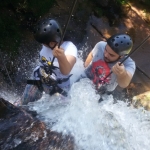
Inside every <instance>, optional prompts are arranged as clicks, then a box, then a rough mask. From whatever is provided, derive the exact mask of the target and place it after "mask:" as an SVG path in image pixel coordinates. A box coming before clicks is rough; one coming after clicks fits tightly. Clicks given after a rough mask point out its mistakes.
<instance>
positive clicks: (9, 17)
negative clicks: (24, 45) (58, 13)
mask: <svg viewBox="0 0 150 150" xmlns="http://www.w3.org/2000/svg"><path fill="white" fill-rule="evenodd" d="M54 2H55V0H42V1H41V0H13V1H12V0H1V3H0V33H1V36H0V49H1V50H2V51H7V52H9V53H13V55H14V54H16V53H17V51H18V46H19V44H20V41H21V38H22V35H24V37H25V36H26V35H25V34H26V31H27V30H30V28H31V26H32V25H33V24H34V23H35V21H36V20H37V19H38V18H39V17H40V16H43V15H44V14H46V13H47V12H48V10H49V9H50V8H51V7H52V5H53V4H54ZM29 24H30V25H29ZM11 55H12V54H11Z"/></svg>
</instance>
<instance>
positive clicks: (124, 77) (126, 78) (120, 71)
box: [112, 62, 132, 88]
mask: <svg viewBox="0 0 150 150" xmlns="http://www.w3.org/2000/svg"><path fill="white" fill-rule="evenodd" d="M119 63H120V62H117V63H116V64H115V65H114V66H113V67H112V71H113V73H114V74H116V76H117V82H118V85H119V86H120V87H122V88H126V87H127V86H128V85H129V83H130V81H131V79H132V74H131V73H130V72H128V71H127V70H126V69H125V67H124V65H123V64H121V65H119Z"/></svg>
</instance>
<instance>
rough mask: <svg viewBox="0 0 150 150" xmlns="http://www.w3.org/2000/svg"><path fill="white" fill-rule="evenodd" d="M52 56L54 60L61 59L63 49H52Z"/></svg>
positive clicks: (56, 47)
mask: <svg viewBox="0 0 150 150" xmlns="http://www.w3.org/2000/svg"><path fill="white" fill-rule="evenodd" d="M53 55H54V56H55V57H56V58H61V57H62V56H64V55H65V54H64V49H63V48H58V46H55V48H54V49H53Z"/></svg>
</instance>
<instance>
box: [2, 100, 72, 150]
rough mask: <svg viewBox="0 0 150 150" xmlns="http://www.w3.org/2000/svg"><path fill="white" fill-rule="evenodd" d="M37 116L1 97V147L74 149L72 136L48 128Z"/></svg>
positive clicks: (7, 148) (44, 149)
mask: <svg viewBox="0 0 150 150" xmlns="http://www.w3.org/2000/svg"><path fill="white" fill-rule="evenodd" d="M35 116H36V113H34V112H32V114H30V113H29V112H27V111H26V110H25V109H23V108H18V107H15V106H14V105H12V104H11V103H9V102H8V101H5V100H4V99H2V98H0V149H2V150H10V149H13V150H14V149H15V150H27V149H29V150H35V149H36V150H49V149H55V150H58V149H59V150H72V149H74V148H73V147H74V141H73V138H72V137H70V136H64V135H62V134H61V133H57V132H54V131H51V130H49V129H47V128H46V125H45V124H44V123H43V122H41V121H39V120H38V119H37V118H36V117H35Z"/></svg>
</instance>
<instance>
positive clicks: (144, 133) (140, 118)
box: [30, 78, 150, 150]
mask: <svg viewBox="0 0 150 150" xmlns="http://www.w3.org/2000/svg"><path fill="white" fill-rule="evenodd" d="M99 97H100V96H99V95H97V94H96V93H95V90H94V88H93V85H92V83H91V81H90V80H89V79H87V78H85V79H82V80H80V82H77V83H74V84H73V86H72V88H71V90H70V96H69V97H68V99H67V100H66V101H65V99H63V100H62V99H61V97H59V96H53V97H51V98H50V97H49V96H48V95H44V97H43V98H42V99H41V100H39V101H38V102H35V103H32V105H31V103H30V108H31V109H32V110H36V111H37V112H38V113H39V118H40V119H42V120H44V121H45V122H46V123H47V125H48V126H49V127H50V128H51V129H52V130H54V131H57V132H62V133H63V134H69V135H72V136H73V137H74V139H75V149H77V150H81V149H82V150H83V149H84V150H104V149H105V150H116V149H119V150H134V149H135V150H141V149H142V150H148V149H149V148H148V147H149V144H150V134H149V133H150V119H149V118H150V113H149V112H147V111H143V109H133V108H131V107H127V104H126V103H124V102H122V101H118V103H116V104H114V103H113V97H112V95H109V96H107V95H106V96H104V101H103V102H101V103H98V100H99Z"/></svg>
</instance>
